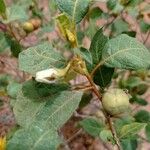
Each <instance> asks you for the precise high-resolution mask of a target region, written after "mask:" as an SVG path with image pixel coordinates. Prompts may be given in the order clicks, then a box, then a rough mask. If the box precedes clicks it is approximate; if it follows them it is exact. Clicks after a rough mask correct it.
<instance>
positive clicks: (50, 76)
mask: <svg viewBox="0 0 150 150" xmlns="http://www.w3.org/2000/svg"><path fill="white" fill-rule="evenodd" d="M57 76H58V71H57V70H56V69H53V68H51V69H47V70H42V71H39V72H37V73H36V77H35V80H36V81H37V82H42V83H55V82H56V79H57Z"/></svg>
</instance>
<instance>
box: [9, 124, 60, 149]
mask: <svg viewBox="0 0 150 150" xmlns="http://www.w3.org/2000/svg"><path fill="white" fill-rule="evenodd" d="M59 144H60V138H59V137H58V135H57V132H56V131H54V130H49V129H47V130H46V129H43V128H40V127H38V126H30V127H29V128H27V129H20V130H18V131H17V132H16V133H15V134H14V136H13V138H12V139H10V140H9V141H8V143H7V149H8V150H26V149H33V150H41V149H53V150H54V149H57V146H58V145H59Z"/></svg>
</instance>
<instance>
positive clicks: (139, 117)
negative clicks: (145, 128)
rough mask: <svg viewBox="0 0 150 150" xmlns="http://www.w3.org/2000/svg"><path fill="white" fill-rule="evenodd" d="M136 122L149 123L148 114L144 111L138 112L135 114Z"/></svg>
mask: <svg viewBox="0 0 150 150" xmlns="http://www.w3.org/2000/svg"><path fill="white" fill-rule="evenodd" d="M134 117H135V119H136V121H137V122H142V123H147V122H149V121H150V113H149V112H148V111H146V110H140V111H138V112H137V113H136V114H135V116H134Z"/></svg>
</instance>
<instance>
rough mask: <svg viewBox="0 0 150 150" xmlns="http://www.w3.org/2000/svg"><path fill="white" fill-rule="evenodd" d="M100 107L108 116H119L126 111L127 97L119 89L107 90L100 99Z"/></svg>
mask: <svg viewBox="0 0 150 150" xmlns="http://www.w3.org/2000/svg"><path fill="white" fill-rule="evenodd" d="M102 105H103V107H104V109H105V110H106V112H107V113H108V114H110V115H119V114H121V113H124V112H125V111H127V110H128V107H129V96H128V95H127V94H126V93H125V92H124V91H123V90H121V89H109V90H108V91H107V92H106V93H104V95H103V97H102Z"/></svg>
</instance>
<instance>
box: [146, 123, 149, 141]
mask: <svg viewBox="0 0 150 150" xmlns="http://www.w3.org/2000/svg"><path fill="white" fill-rule="evenodd" d="M145 134H146V137H147V139H148V141H150V123H148V124H147V126H146V128H145Z"/></svg>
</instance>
